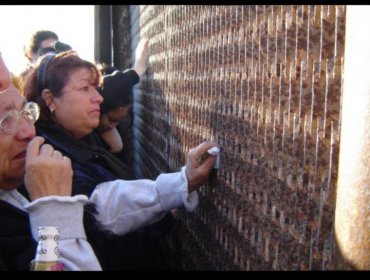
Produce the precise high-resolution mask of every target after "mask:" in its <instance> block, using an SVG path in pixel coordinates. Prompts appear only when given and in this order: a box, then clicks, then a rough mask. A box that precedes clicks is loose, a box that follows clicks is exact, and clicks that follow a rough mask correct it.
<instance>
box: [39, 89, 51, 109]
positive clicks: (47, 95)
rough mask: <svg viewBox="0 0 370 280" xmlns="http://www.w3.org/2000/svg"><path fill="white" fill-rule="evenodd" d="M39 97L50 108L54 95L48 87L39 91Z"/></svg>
mask: <svg viewBox="0 0 370 280" xmlns="http://www.w3.org/2000/svg"><path fill="white" fill-rule="evenodd" d="M41 97H42V99H43V100H44V101H45V104H46V106H48V107H49V108H51V106H54V104H53V101H54V96H53V94H52V93H51V91H50V90H49V89H47V88H45V89H43V90H42V92H41Z"/></svg>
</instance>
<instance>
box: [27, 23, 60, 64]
mask: <svg viewBox="0 0 370 280" xmlns="http://www.w3.org/2000/svg"><path fill="white" fill-rule="evenodd" d="M49 38H53V39H55V40H59V38H58V35H57V34H56V33H55V32H53V31H49V30H39V31H36V32H35V33H33V34H32V36H31V39H30V41H29V43H28V45H27V46H25V48H24V55H25V57H27V59H28V60H29V61H30V62H31V61H32V54H33V53H37V52H38V51H39V49H40V46H41V42H42V41H44V40H46V39H49Z"/></svg>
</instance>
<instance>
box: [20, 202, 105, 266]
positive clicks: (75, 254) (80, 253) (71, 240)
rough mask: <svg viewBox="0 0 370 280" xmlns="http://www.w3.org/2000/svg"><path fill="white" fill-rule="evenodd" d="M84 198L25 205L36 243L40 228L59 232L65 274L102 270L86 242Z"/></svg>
mask: <svg viewBox="0 0 370 280" xmlns="http://www.w3.org/2000/svg"><path fill="white" fill-rule="evenodd" d="M86 202H87V197H86V196H85V195H77V196H74V197H66V196H48V197H43V198H39V199H36V200H34V201H32V202H30V203H26V204H25V205H24V208H25V209H26V210H27V211H28V213H29V217H30V224H31V230H32V236H33V238H34V239H35V240H37V228H38V227H39V226H56V227H59V229H60V242H59V250H60V255H61V261H62V262H63V264H64V266H65V269H66V270H101V269H102V268H101V266H100V264H99V261H98V259H97V258H96V256H95V254H94V251H93V249H92V248H91V246H90V244H89V243H88V242H87V240H86V234H85V230H84V226H83V211H84V209H83V208H84V204H85V203H86Z"/></svg>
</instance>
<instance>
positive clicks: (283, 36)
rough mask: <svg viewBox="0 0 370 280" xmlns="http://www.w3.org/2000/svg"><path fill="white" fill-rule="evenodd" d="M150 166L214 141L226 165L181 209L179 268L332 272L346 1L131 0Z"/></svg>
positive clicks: (141, 144)
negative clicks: (142, 62)
mask: <svg viewBox="0 0 370 280" xmlns="http://www.w3.org/2000/svg"><path fill="white" fill-rule="evenodd" d="M130 16H131V34H132V49H134V47H135V46H136V44H137V42H138V40H139V39H140V37H148V38H149V39H150V46H149V50H150V59H149V64H150V67H149V69H148V72H147V74H146V75H145V76H144V77H143V78H142V79H141V82H140V84H139V85H138V86H137V87H136V88H135V104H134V112H135V119H134V141H135V143H134V146H135V149H134V150H135V164H136V172H137V175H138V176H139V177H147V178H148V177H149V178H154V177H155V176H157V175H158V174H159V173H160V172H166V171H175V170H179V168H180V167H181V166H182V165H183V164H184V163H185V155H186V154H187V152H188V151H189V149H190V148H191V147H193V146H195V145H197V144H198V143H200V142H201V141H202V140H204V139H213V140H215V141H217V142H218V143H219V144H220V146H221V149H222V154H221V169H220V170H218V171H217V172H214V173H213V174H212V176H211V178H210V180H209V182H208V183H207V184H206V185H205V186H203V187H202V188H201V189H200V191H199V194H200V205H199V207H198V208H197V209H196V210H195V212H194V213H191V214H188V213H185V212H184V211H180V212H179V213H180V218H179V220H178V222H177V224H176V227H175V229H174V230H173V232H172V235H171V238H170V240H169V241H168V246H169V250H170V253H171V254H172V255H171V257H170V261H171V264H172V267H173V268H174V269H185V270H297V269H298V270H326V269H330V268H331V265H332V256H333V244H334V240H333V238H334V237H333V218H334V202H335V199H334V198H335V189H336V181H337V169H338V150H339V132H340V105H341V87H342V67H343V55H344V35H345V34H344V31H345V29H344V20H345V7H344V6H334V5H332V6H178V5H176V6H130Z"/></svg>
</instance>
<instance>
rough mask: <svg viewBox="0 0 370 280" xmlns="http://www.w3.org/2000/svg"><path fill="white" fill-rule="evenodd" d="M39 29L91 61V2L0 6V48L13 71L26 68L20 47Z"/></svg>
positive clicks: (92, 51) (92, 43)
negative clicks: (52, 35)
mask: <svg viewBox="0 0 370 280" xmlns="http://www.w3.org/2000/svg"><path fill="white" fill-rule="evenodd" d="M42 29H43V30H51V31H54V32H55V33H56V34H58V37H59V40H60V41H61V42H64V43H67V44H69V45H70V46H71V47H72V48H73V49H74V50H76V51H77V52H78V54H79V56H80V57H82V58H84V59H86V60H89V61H92V62H93V61H94V5H0V51H1V53H2V55H3V58H4V60H5V63H6V65H7V66H8V68H9V69H10V70H11V71H12V72H13V73H15V74H19V73H20V72H22V70H24V69H25V68H26V65H27V64H26V63H27V60H26V58H25V57H24V54H23V47H24V46H25V45H26V44H27V43H28V41H29V39H30V37H31V35H32V33H34V32H35V31H38V30H42Z"/></svg>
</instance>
